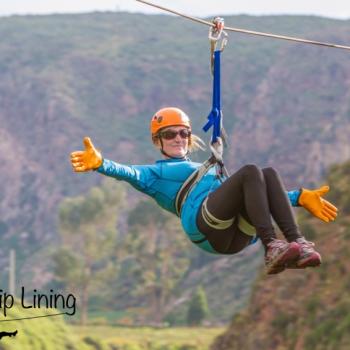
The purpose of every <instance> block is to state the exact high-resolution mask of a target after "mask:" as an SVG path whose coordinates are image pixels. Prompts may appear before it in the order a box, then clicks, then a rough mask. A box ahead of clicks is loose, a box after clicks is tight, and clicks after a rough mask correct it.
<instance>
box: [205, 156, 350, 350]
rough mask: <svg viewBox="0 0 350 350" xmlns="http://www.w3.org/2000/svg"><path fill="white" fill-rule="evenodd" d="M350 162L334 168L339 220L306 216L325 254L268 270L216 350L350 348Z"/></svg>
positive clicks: (305, 222) (306, 229)
mask: <svg viewBox="0 0 350 350" xmlns="http://www.w3.org/2000/svg"><path fill="white" fill-rule="evenodd" d="M349 171H350V163H349V162H348V163H346V164H343V165H342V166H338V167H335V168H333V170H332V172H331V173H330V176H329V182H330V184H331V186H332V188H333V191H332V192H333V194H332V195H331V196H330V197H331V199H332V200H333V201H334V202H335V203H337V205H338V206H339V208H340V215H339V219H337V221H336V223H332V224H328V225H326V224H322V223H320V222H319V221H315V219H312V220H310V219H307V220H305V218H304V219H303V220H302V223H303V224H302V227H303V229H304V232H305V234H306V235H307V238H309V239H310V240H314V241H315V243H316V246H317V249H318V251H319V252H320V253H321V254H322V256H323V262H322V265H321V266H320V267H319V268H315V269H306V270H288V271H284V272H283V273H281V274H279V275H276V276H266V275H264V274H263V273H262V274H261V276H260V278H259V279H258V280H257V282H256V286H255V288H254V292H253V295H252V298H251V300H250V303H249V307H248V308H247V309H246V310H245V311H244V312H243V313H241V314H239V315H236V316H235V317H234V319H233V321H232V323H231V325H230V327H229V329H228V330H227V331H226V333H225V334H223V335H222V336H220V337H219V338H217V339H216V341H215V343H214V344H213V345H212V347H211V349H212V350H224V349H227V350H228V349H229V350H235V349H245V350H255V349H262V350H265V349H266V350H270V349H281V350H282V349H286V350H287V349H288V350H289V349H290V350H292V349H293V350H315V349H317V350H323V349H337V350H341V349H344V350H345V349H349V348H350V335H349V327H350V317H349V315H350V299H349V290H350V279H349V275H350V261H349V253H350V210H349V208H350V207H349V203H350V202H349V199H350V196H349V193H350V188H349Z"/></svg>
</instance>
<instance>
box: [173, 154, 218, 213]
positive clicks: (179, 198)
mask: <svg viewBox="0 0 350 350" xmlns="http://www.w3.org/2000/svg"><path fill="white" fill-rule="evenodd" d="M215 164H216V159H215V157H214V156H211V157H210V158H209V159H208V160H206V161H205V162H204V163H203V164H202V165H201V166H200V167H199V168H198V169H197V170H196V171H194V172H193V173H192V174H191V175H190V176H189V177H188V178H187V179H186V181H185V182H184V183H183V184H182V186H181V188H180V189H179V191H178V192H177V194H176V198H175V210H176V214H177V215H178V216H180V214H181V208H182V205H183V204H184V203H185V201H186V199H187V197H188V195H189V194H190V192H191V191H192V189H193V188H194V186H195V185H196V184H197V183H198V182H199V181H200V180H201V179H202V177H203V176H204V175H205V174H206V173H207V172H208V170H209V169H210V168H211V167H212V166H214V165H215Z"/></svg>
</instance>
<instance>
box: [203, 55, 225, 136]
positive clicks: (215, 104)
mask: <svg viewBox="0 0 350 350" xmlns="http://www.w3.org/2000/svg"><path fill="white" fill-rule="evenodd" d="M220 57H221V51H220V50H216V51H215V52H214V72H213V74H214V76H213V100H212V109H211V112H210V113H209V115H208V122H207V123H206V124H205V125H204V126H203V130H204V131H205V132H207V131H208V130H209V129H210V128H211V127H213V135H212V138H211V143H215V142H217V140H218V137H220V135H221V128H222V124H221V123H222V110H221V91H220V85H221V79H220V64H221V60H220Z"/></svg>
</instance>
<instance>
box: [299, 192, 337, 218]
mask: <svg viewBox="0 0 350 350" xmlns="http://www.w3.org/2000/svg"><path fill="white" fill-rule="evenodd" d="M328 191H329V186H322V187H320V188H318V189H316V190H307V189H306V188H302V189H301V194H300V197H299V205H301V206H302V207H304V208H305V209H306V210H308V211H309V212H310V213H311V214H312V215H314V216H316V217H318V218H319V219H321V220H323V221H325V222H329V221H334V220H335V218H336V217H337V215H338V213H337V212H338V209H337V208H336V207H335V206H334V205H333V204H331V203H330V202H328V201H327V200H325V199H323V198H322V196H323V195H325V194H326V193H327V192H328Z"/></svg>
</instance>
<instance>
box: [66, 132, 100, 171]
mask: <svg viewBox="0 0 350 350" xmlns="http://www.w3.org/2000/svg"><path fill="white" fill-rule="evenodd" d="M84 146H85V150H84V151H76V152H72V153H71V155H70V161H71V163H72V166H73V169H74V171H75V172H84V171H89V170H94V169H97V168H99V167H100V166H101V165H102V162H103V159H102V155H101V153H100V152H99V151H98V150H97V149H96V148H95V146H94V145H93V143H92V142H91V140H90V137H84Z"/></svg>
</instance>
